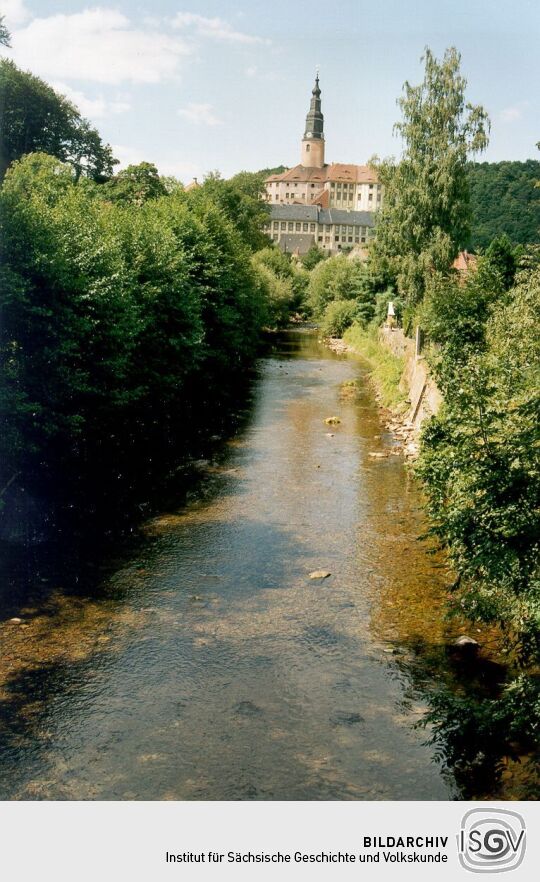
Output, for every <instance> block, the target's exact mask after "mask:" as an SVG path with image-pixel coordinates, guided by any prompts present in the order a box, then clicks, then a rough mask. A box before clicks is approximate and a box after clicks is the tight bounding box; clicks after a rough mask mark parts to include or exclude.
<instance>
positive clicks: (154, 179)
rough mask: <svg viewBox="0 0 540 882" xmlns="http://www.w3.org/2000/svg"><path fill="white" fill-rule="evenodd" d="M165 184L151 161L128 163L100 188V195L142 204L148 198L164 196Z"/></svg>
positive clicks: (119, 200)
mask: <svg viewBox="0 0 540 882" xmlns="http://www.w3.org/2000/svg"><path fill="white" fill-rule="evenodd" d="M167 192H168V189H167V186H166V184H165V183H164V181H163V180H162V179H161V177H160V176H159V173H158V170H157V168H156V166H155V165H153V163H151V162H141V163H139V165H128V166H127V168H125V169H122V171H120V172H118V174H117V175H115V176H114V177H113V178H111V179H110V180H109V181H107V183H106V184H104V185H103V187H102V188H101V195H102V196H103V197H104V198H105V199H110V200H111V201H112V202H123V203H124V204H126V205H139V206H140V205H143V204H144V203H145V202H148V200H149V199H158V198H159V197H160V196H166V195H167Z"/></svg>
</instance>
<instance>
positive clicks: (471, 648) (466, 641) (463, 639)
mask: <svg viewBox="0 0 540 882" xmlns="http://www.w3.org/2000/svg"><path fill="white" fill-rule="evenodd" d="M452 647H453V648H454V649H460V650H464V651H465V652H478V649H479V648H480V644H479V642H478V640H475V639H474V637H469V636H468V635H467V634H461V635H460V636H459V637H457V638H456V639H455V640H454V642H453V643H452Z"/></svg>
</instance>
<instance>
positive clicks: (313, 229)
mask: <svg viewBox="0 0 540 882" xmlns="http://www.w3.org/2000/svg"><path fill="white" fill-rule="evenodd" d="M309 229H310V230H311V232H312V233H314V232H315V224H310V225H309Z"/></svg>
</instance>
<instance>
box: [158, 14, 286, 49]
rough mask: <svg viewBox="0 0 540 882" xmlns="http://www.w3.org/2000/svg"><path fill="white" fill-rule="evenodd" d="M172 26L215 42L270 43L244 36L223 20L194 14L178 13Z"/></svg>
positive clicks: (248, 35) (251, 36)
mask: <svg viewBox="0 0 540 882" xmlns="http://www.w3.org/2000/svg"><path fill="white" fill-rule="evenodd" d="M172 26H173V27H174V28H177V29H178V30H188V29H192V30H193V31H194V32H195V33H196V34H198V35H199V36H201V37H210V38H211V39H213V40H221V41H222V42H228V43H269V42H270V41H269V40H265V39H263V38H262V37H256V36H253V35H252V34H244V33H243V32H242V31H235V29H234V28H233V27H232V26H231V25H230V24H229V22H227V21H224V19H222V18H207V17H206V16H204V15H197V14H195V13H193V12H178V13H177V14H176V16H175V17H174V19H173V21H172Z"/></svg>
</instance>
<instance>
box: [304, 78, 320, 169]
mask: <svg viewBox="0 0 540 882" xmlns="http://www.w3.org/2000/svg"><path fill="white" fill-rule="evenodd" d="M301 164H302V165H303V166H304V168H322V167H323V165H324V117H323V115H322V113H321V90H320V89H319V74H318V73H317V76H316V78H315V85H314V87H313V91H312V93H311V104H310V106H309V112H308V115H307V116H306V129H305V131H304V137H303V138H302V160H301Z"/></svg>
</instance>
